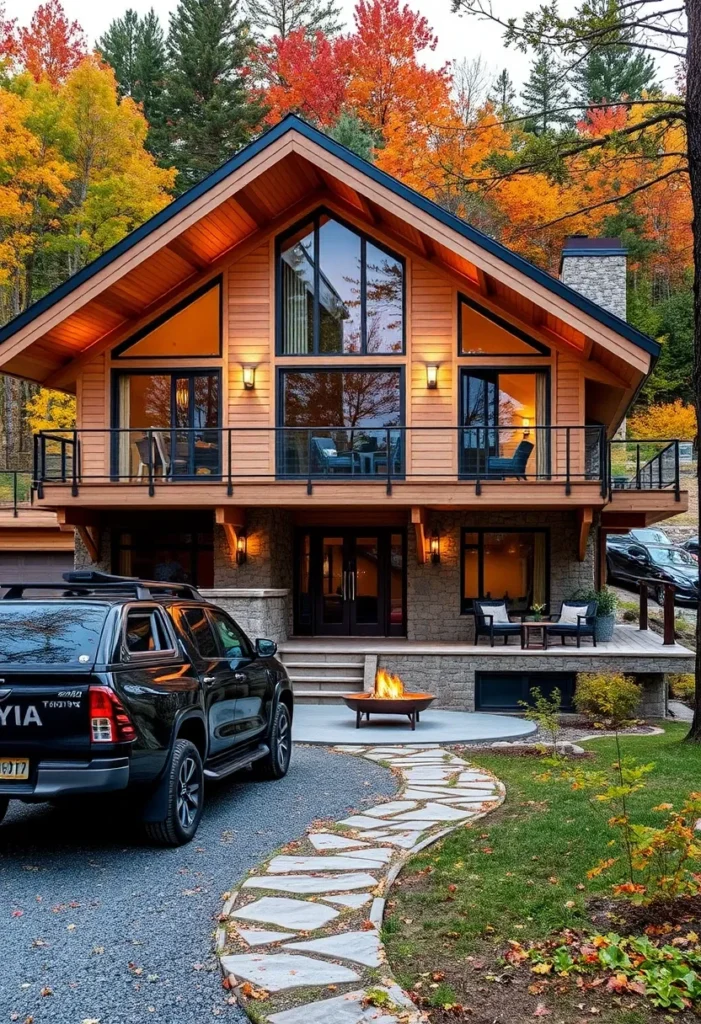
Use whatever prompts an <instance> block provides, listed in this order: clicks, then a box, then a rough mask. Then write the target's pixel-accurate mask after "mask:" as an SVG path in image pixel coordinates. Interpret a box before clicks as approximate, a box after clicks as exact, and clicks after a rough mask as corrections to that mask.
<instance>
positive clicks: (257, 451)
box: [225, 240, 275, 476]
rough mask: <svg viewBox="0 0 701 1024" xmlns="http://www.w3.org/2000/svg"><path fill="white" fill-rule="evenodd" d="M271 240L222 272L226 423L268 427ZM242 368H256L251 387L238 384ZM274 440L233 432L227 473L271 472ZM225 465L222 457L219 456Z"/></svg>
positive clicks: (264, 434)
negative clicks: (226, 363)
mask: <svg viewBox="0 0 701 1024" xmlns="http://www.w3.org/2000/svg"><path fill="white" fill-rule="evenodd" d="M272 246H273V242H272V240H270V241H269V242H266V243H265V244H263V245H261V246H260V247H259V248H257V249H256V250H255V251H254V252H252V253H250V255H249V256H248V257H247V258H246V259H245V260H241V262H239V263H236V264H234V265H233V266H232V267H230V269H229V273H228V298H229V308H228V310H227V312H226V314H225V315H226V318H227V331H228V339H229V346H228V348H229V351H228V355H229V380H228V389H227V391H228V403H229V408H228V424H229V426H231V427H257V428H269V427H272V426H273V425H274V403H275V395H274V388H275V381H274V377H273V373H272V360H271V354H272V353H271V346H272V344H273V334H272V325H273V317H274V310H273V288H272V251H271V247H272ZM243 364H253V365H254V366H255V367H256V386H255V388H253V389H252V390H247V389H246V388H244V386H243V373H242V365H243ZM274 452H275V445H274V436H273V433H272V431H270V430H269V429H260V430H250V431H246V432H245V433H240V434H235V435H234V436H233V439H232V470H233V471H234V472H235V473H236V474H241V473H250V474H252V475H255V476H259V475H265V474H268V473H273V472H274V470H275V467H274ZM225 462H226V457H225Z"/></svg>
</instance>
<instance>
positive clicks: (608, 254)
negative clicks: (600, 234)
mask: <svg viewBox="0 0 701 1024" xmlns="http://www.w3.org/2000/svg"><path fill="white" fill-rule="evenodd" d="M626 256H627V249H624V248H623V247H622V245H621V240H620V238H588V237H587V236H586V235H572V236H571V237H570V238H568V239H567V241H566V242H565V245H564V248H563V250H562V256H561V258H560V280H561V281H562V282H563V283H564V284H567V285H569V286H570V288H574V290H575V291H577V292H580V293H581V294H582V295H586V297H587V298H588V299H591V300H592V302H596V303H597V305H599V306H602V307H603V309H607V310H608V311H609V313H615V314H616V316H619V317H620V318H621V320H625V319H626V312H627V310H626Z"/></svg>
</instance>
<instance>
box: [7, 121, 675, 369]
mask: <svg viewBox="0 0 701 1024" xmlns="http://www.w3.org/2000/svg"><path fill="white" fill-rule="evenodd" d="M290 132H297V133H299V134H300V135H302V136H303V137H304V138H306V139H309V140H310V141H311V142H313V143H315V144H316V145H318V146H320V147H321V148H322V149H324V150H326V151H327V152H328V153H330V154H332V155H333V156H335V157H336V158H338V159H340V160H342V161H344V162H345V163H347V164H348V165H349V166H351V167H353V168H354V169H355V170H358V171H360V172H361V173H362V174H365V175H366V176H367V177H368V178H370V179H372V180H373V181H375V182H376V183H377V184H379V185H381V186H382V187H384V188H386V189H388V190H389V191H390V192H393V193H394V194H395V195H397V196H398V197H400V198H401V199H403V200H405V201H407V202H409V203H410V204H412V205H413V206H415V207H416V208H417V209H419V210H421V211H423V212H424V213H427V214H428V215H430V216H431V217H434V218H435V219H436V220H437V221H439V222H441V223H442V224H444V225H445V226H446V227H448V228H450V229H451V230H453V231H455V232H457V233H458V234H460V235H462V236H463V238H465V239H467V240H468V241H470V242H472V243H473V244H475V245H477V246H479V247H481V248H482V249H484V250H485V251H487V252H489V253H491V254H492V255H494V256H496V257H497V258H498V259H500V260H502V261H503V262H504V263H506V264H508V265H510V266H511V267H513V268H515V269H516V270H517V271H519V272H521V273H522V274H524V275H525V276H526V277H528V278H530V279H531V280H532V281H534V282H535V283H537V284H538V285H541V286H543V287H545V288H546V289H548V290H549V291H551V292H552V293H553V294H555V295H556V296H558V297H560V298H562V299H564V300H565V301H567V302H569V303H570V304H571V305H573V306H575V307H576V308H577V309H579V310H581V311H582V312H583V313H585V314H587V315H588V316H590V317H592V318H593V319H594V320H597V321H598V322H599V323H601V324H603V325H604V326H605V327H608V328H609V329H611V330H613V331H615V332H616V333H618V334H619V335H621V336H622V337H623V338H626V339H627V340H628V341H630V342H632V343H633V344H634V345H636V346H637V347H638V348H640V349H642V350H643V351H645V352H646V353H648V354H649V355H651V356H652V357H653V359H656V358H657V356H658V355H659V353H660V345H659V343H658V342H657V341H655V340H654V339H653V338H650V337H649V336H648V335H646V334H644V333H643V332H642V331H638V330H637V329H636V328H635V327H633V326H632V325H631V324H629V323H627V322H626V321H625V320H622V319H620V317H617V316H615V315H614V314H613V313H610V312H609V311H608V310H606V309H603V308H602V307H601V306H599V305H597V304H596V303H595V302H592V301H591V299H588V298H586V297H585V296H584V295H581V294H580V293H579V292H577V291H575V290H574V289H573V288H570V287H569V286H568V285H566V284H563V282H562V281H559V280H558V279H557V278H554V277H552V276H551V275H550V274H548V273H547V272H546V271H544V270H541V269H540V268H539V267H537V266H535V265H534V264H533V263H530V262H529V261H528V260H526V259H524V258H523V257H522V256H519V255H518V254H517V253H515V252H513V251H512V250H511V249H508V248H507V247H506V246H505V245H502V243H501V242H497V241H495V240H494V239H493V238H490V237H489V236H488V235H486V234H484V232H482V231H479V230H478V229H477V228H474V227H472V226H471V225H470V224H467V223H466V222H465V221H463V220H461V219H460V218H459V217H456V216H455V215H454V214H452V213H449V212H448V211H447V210H444V209H443V208H442V207H441V206H438V204H437V203H434V202H433V201H432V200H431V199H427V198H426V196H423V195H421V194H420V193H419V192H416V191H415V190H414V189H412V188H409V187H408V186H407V185H404V184H402V183H401V182H400V181H398V180H397V179H396V178H394V177H392V176H391V175H390V174H387V173H386V172H385V171H382V170H380V169H379V168H377V167H375V166H374V165H373V164H371V163H368V161H366V160H363V159H362V157H359V156H358V155H357V154H355V153H353V152H352V151H351V150H349V149H347V148H346V147H345V146H342V145H341V144H340V143H338V142H336V141H335V140H334V139H331V138H330V137H329V136H328V135H325V134H324V133H323V132H321V131H319V130H318V129H317V128H313V127H312V126H311V125H310V124H307V122H306V121H303V120H302V119H301V118H299V117H297V116H296V115H294V114H288V116H287V117H285V118H284V119H283V120H282V121H280V122H279V123H278V124H276V125H275V126H274V127H272V128H270V129H268V131H266V132H265V133H264V134H262V135H260V136H259V137H258V138H257V139H256V140H255V141H253V142H251V143H249V145H248V146H246V147H244V149H242V150H240V151H239V152H238V153H237V154H236V155H235V156H233V157H231V159H230V160H227V161H226V163H224V164H222V165H221V167H218V168H217V169H216V170H215V171H213V172H212V173H211V174H209V175H208V176H207V177H206V178H204V179H203V180H202V181H200V182H199V183H198V184H197V185H194V186H193V187H192V188H190V189H188V191H187V192H184V193H183V194H182V195H181V196H178V197H177V199H174V200H173V202H172V203H169V204H168V206H166V207H164V208H163V209H162V210H161V211H160V212H159V213H157V214H155V215H154V216H153V217H151V218H150V219H149V220H147V221H145V223H144V224H142V225H141V226H140V227H138V228H136V229H135V230H134V231H132V232H131V233H130V234H128V235H126V236H125V237H124V238H123V239H122V240H121V241H120V242H117V244H116V245H113V246H112V247H111V248H110V249H108V250H107V252H105V253H103V254H102V255H101V256H98V257H97V259H95V260H93V261H92V262H91V263H88V264H87V266H85V267H83V268H82V270H80V271H78V273H76V274H74V275H73V276H72V277H70V278H68V280H66V281H64V282H63V284H60V285H58V287H56V288H54V289H53V290H52V291H50V292H49V293H48V294H47V295H45V296H43V297H42V298H41V299H38V300H37V301H36V302H34V303H33V304H32V305H31V306H29V307H28V308H27V309H26V310H25V311H24V312H23V313H20V314H19V315H18V316H16V317H15V318H14V319H13V320H10V321H9V322H8V323H7V324H5V326H4V327H1V328H0V344H2V343H3V342H5V341H7V340H8V339H9V338H11V337H12V336H13V335H14V334H15V333H16V332H17V331H18V330H20V329H22V328H24V327H26V326H27V325H28V324H30V323H31V322H32V321H33V320H34V319H36V318H37V317H38V316H40V315H41V314H42V313H44V312H46V311H47V310H49V309H50V308H51V307H52V306H53V305H54V304H55V303H56V302H58V301H59V300H61V299H63V298H65V297H66V296H68V295H70V294H71V292H73V291H75V290H76V289H78V288H80V287H81V286H82V285H83V284H85V283H86V282H87V281H89V280H90V279H91V278H92V277H94V276H95V275H96V274H98V273H99V272H101V271H102V270H104V269H105V268H106V267H108V266H109V265H110V263H112V262H114V261H115V260H116V259H118V258H119V257H121V256H122V255H124V254H125V253H127V252H128V251H129V250H130V249H132V248H134V247H135V246H137V245H138V244H139V243H140V242H142V241H143V240H144V239H146V238H148V236H149V235H150V234H151V233H152V232H153V231H155V230H156V229H158V228H160V227H162V226H163V225H164V224H167V222H168V221H169V220H171V219H172V218H173V217H175V216H176V215H178V214H180V213H181V212H182V211H184V210H186V209H187V207H188V206H190V205H191V204H192V203H193V202H195V201H196V200H198V199H200V198H201V197H202V196H204V195H205V194H206V193H207V192H209V191H210V190H211V189H212V188H214V187H215V186H216V185H218V184H219V183H220V182H222V181H223V180H224V179H225V178H227V177H228V176H229V175H231V174H232V173H234V172H235V171H238V170H239V169H240V168H242V167H244V166H245V164H246V163H247V162H248V161H250V160H251V159H252V158H253V157H256V156H258V155H259V154H261V153H263V152H264V151H265V150H266V149H267V148H268V147H269V146H271V145H272V144H274V143H276V142H277V141H279V140H280V139H281V138H283V137H284V136H285V135H286V134H288V133H290Z"/></svg>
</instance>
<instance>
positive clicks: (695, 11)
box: [686, 0, 701, 743]
mask: <svg viewBox="0 0 701 1024" xmlns="http://www.w3.org/2000/svg"><path fill="white" fill-rule="evenodd" d="M686 8H687V16H688V21H689V45H688V50H687V78H686V81H687V86H686V118H687V122H686V131H687V145H688V152H689V173H690V175H691V201H692V205H693V210H694V225H693V233H694V397H695V404H696V417H697V423H701V0H686ZM696 487H697V490H698V492H699V497H700V498H701V477H699V476H698V470H697V481H696ZM699 612H700V614H699V615H697V617H696V700H695V709H694V721H693V723H692V726H691V731H690V733H689V736H688V738H689V739H690V740H694V741H695V742H696V743H701V609H700V610H699Z"/></svg>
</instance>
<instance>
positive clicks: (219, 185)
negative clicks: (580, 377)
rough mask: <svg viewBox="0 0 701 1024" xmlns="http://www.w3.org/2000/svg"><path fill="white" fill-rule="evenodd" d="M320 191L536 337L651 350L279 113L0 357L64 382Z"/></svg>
mask: <svg viewBox="0 0 701 1024" xmlns="http://www.w3.org/2000/svg"><path fill="white" fill-rule="evenodd" d="M329 196H331V197H332V198H334V199H335V200H337V201H338V202H340V203H345V204H347V205H348V206H349V208H351V209H353V210H355V211H356V212H360V213H362V214H364V215H365V216H367V218H368V220H369V223H371V224H372V223H380V222H382V224H383V226H384V227H386V228H387V230H389V231H392V230H393V231H394V232H395V234H396V235H397V236H398V237H400V238H401V239H402V240H403V241H404V242H405V244H406V245H407V246H408V247H410V248H415V249H416V251H417V253H418V255H419V256H422V257H424V258H426V259H429V260H431V261H432V262H434V263H435V264H436V265H439V266H440V265H443V266H444V267H445V268H446V269H447V270H449V271H450V272H452V273H453V274H454V275H462V276H463V277H464V278H465V282H466V285H470V284H472V285H474V286H476V287H477V288H478V289H479V292H481V293H482V296H483V298H484V300H485V302H486V303H489V302H492V303H493V304H495V305H496V306H497V307H499V306H501V305H503V306H504V308H505V311H506V312H507V313H509V312H510V313H512V314H513V315H514V316H516V317H521V318H522V320H523V322H525V323H528V321H529V318H530V319H532V322H533V324H534V325H537V326H538V327H540V329H541V331H543V332H545V334H546V336H547V333H548V332H551V333H552V334H553V336H557V337H560V338H561V339H563V340H564V341H565V342H568V343H570V344H572V345H574V346H575V347H578V348H580V349H581V350H584V349H585V348H586V347H587V345H588V346H589V348H590V349H591V347H592V346H600V347H601V348H602V349H603V350H604V352H605V350H606V349H607V348H608V349H611V348H612V347H613V350H614V353H615V354H614V356H613V358H614V360H616V359H619V358H622V359H623V361H624V363H625V362H626V361H627V356H626V351H627V352H628V353H629V354H630V353H631V352H634V351H635V350H637V351H638V352H639V353H640V355H641V356H642V355H643V353H644V357H643V358H642V359H635V357H634V356H632V357H630V361H631V363H632V365H634V366H635V367H636V370H637V371H638V372H641V373H645V372H647V371H648V370H649V368H650V364H651V360H654V359H655V358H656V357H657V355H658V354H659V345H658V343H657V342H656V341H654V340H653V339H652V338H649V337H648V336H647V335H645V334H643V333H642V332H640V331H638V330H636V329H635V328H634V327H632V326H631V325H630V324H628V323H626V322H625V321H623V320H621V319H619V318H618V317H616V316H614V315H613V314H612V313H609V312H608V311H607V310H605V309H602V308H601V307H600V306H598V305H596V303H594V302H592V301H591V300H589V299H587V298H585V297H584V296H582V295H580V294H579V293H578V292H576V291H574V290H573V289H571V288H569V287H568V286H567V285H565V284H563V283H562V282H561V281H559V280H557V279H556V278H554V277H552V276H551V275H550V274H548V273H546V272H545V271H543V270H541V269H540V268H538V267H536V266H534V265H533V264H532V263H529V262H528V261H527V260H525V259H524V258H523V257H521V256H519V255H517V254H516V253H514V252H512V251H511V250H510V249H508V248H506V246H504V245H501V244H500V243H499V242H497V241H495V240H494V239H492V238H490V237H489V236H487V235H485V234H484V233H482V232H481V231H478V230H477V229H476V228H473V227H471V226H470V225H469V224H467V223H465V222H464V221H462V220H460V218H458V217H456V216H454V215H453V214H451V213H449V212H448V211H446V210H444V209H442V208H441V207H440V206H438V205H436V204H435V203H433V202H432V201H431V200H430V199H427V198H426V197H425V196H423V195H420V194H419V193H418V192H415V191H414V190H413V189H411V188H408V187H407V186H406V185H403V184H402V183H401V182H400V181H398V180H397V179H395V178H393V177H392V176H391V175H389V174H387V173H385V172H384V171H382V170H380V169H378V168H377V167H375V166H373V165H372V164H370V163H368V162H367V161H365V160H363V159H362V158H360V157H359V156H357V155H356V154H355V153H353V152H351V151H350V150H348V149H346V148H345V147H344V146H341V145H339V143H337V142H335V141H334V140H333V139H331V138H329V137H328V136H327V135H324V134H323V133H322V132H320V131H318V130H317V129H315V128H313V127H311V126H310V125H308V124H307V123H306V122H304V121H302V120H300V119H299V118H298V117H296V116H293V115H290V116H288V117H286V118H285V119H284V120H283V121H281V122H280V123H279V124H277V125H276V126H275V127H273V128H271V129H270V130H269V131H267V132H265V134H263V135H261V136H260V137H259V138H258V139H256V140H255V141H254V142H252V143H250V145H248V146H246V147H245V148H244V149H242V150H241V151H240V152H239V153H237V154H236V155H235V156H233V157H232V158H231V159H230V160H228V161H227V162H226V163H224V164H222V166H221V167H219V168H218V169H217V170H216V171H214V172H213V173H212V174H210V175H209V176H208V177H207V178H205V179H204V180H203V181H201V182H200V183H199V184H198V185H195V186H194V187H193V188H191V189H190V190H189V191H187V192H185V193H184V194H183V195H181V196H179V197H178V198H177V199H175V200H174V201H173V202H172V203H170V204H169V205H168V206H167V207H165V208H164V209H163V210H161V211H160V212H159V213H157V214H156V215H155V216H154V217H152V218H151V219H150V220H148V221H147V222H146V223H144V224H143V225H141V227H139V228H137V229H136V230H135V231H133V232H131V234H129V235H127V236H126V237H125V238H123V239H122V240H121V241H120V242H118V243H117V244H116V245H115V246H113V247H112V248H111V249H109V250H108V251H107V252H105V253H104V254H103V255H102V256H100V257H98V258H97V259H95V260H94V261H93V262H92V263H90V264H88V265H87V266H86V267H84V268H83V269H82V270H81V271H79V272H78V273H77V274H75V275H74V276H73V277H71V278H69V279H68V280H67V281H65V282H64V283H63V284H61V285H59V286H58V287H57V288H55V289H54V290H53V291H52V292H50V293H49V294H47V295H46V296H44V297H43V298H42V299H39V300H38V301H37V302H35V303H34V304H33V305H32V306H30V307H29V308H28V309H27V310H26V311H25V312H23V313H21V314H20V315H19V316H17V317H15V319H14V320H11V321H10V322H9V323H8V324H6V325H5V326H4V327H2V328H0V368H1V369H3V370H5V371H6V372H10V373H15V374H17V375H19V376H26V377H29V378H30V379H34V380H40V381H45V382H48V383H56V384H58V385H61V384H63V383H65V381H66V380H67V377H66V374H65V372H62V368H65V367H66V365H67V364H68V363H70V362H71V361H72V360H74V359H75V358H76V357H78V356H80V355H81V354H82V353H83V352H85V351H86V350H87V349H89V348H91V347H92V346H93V345H95V344H96V343H97V342H99V341H100V340H101V339H104V338H105V337H110V338H111V337H116V336H117V335H119V334H120V333H122V334H123V333H124V331H125V329H126V330H128V329H130V328H135V329H138V327H139V326H140V324H141V323H142V322H143V321H144V319H148V317H149V316H150V315H152V313H153V312H154V311H155V310H156V309H157V308H158V306H159V305H161V304H162V303H163V302H164V301H166V300H167V299H168V298H169V297H170V296H172V295H173V294H175V293H176V292H177V291H178V290H180V291H182V289H183V288H186V287H188V286H190V285H191V284H192V283H193V282H195V283H196V282H199V281H201V280H202V279H203V277H206V276H207V274H208V273H209V272H210V271H211V272H214V271H215V270H216V269H217V268H218V267H219V266H220V265H221V263H222V260H223V259H225V258H226V256H227V254H233V253H235V251H236V249H237V247H240V246H241V245H242V244H244V243H245V242H246V241H247V240H250V239H252V238H254V237H255V236H256V234H261V233H262V232H264V231H270V230H271V229H274V228H275V227H276V225H277V224H278V223H282V222H283V220H284V219H285V217H287V219H288V220H289V216H290V215H291V214H292V213H294V212H295V211H297V210H299V211H300V213H301V212H303V210H304V207H305V203H306V205H307V206H308V205H309V203H310V201H316V200H318V201H322V200H323V199H324V198H328V197H329ZM485 280H486V281H487V284H486V285H485ZM536 307H537V308H538V309H539V313H538V315H536V316H532V317H531V316H530V314H531V312H532V308H536ZM617 340H622V341H623V344H624V348H623V353H622V354H621V351H620V350H619V351H616V341H617ZM626 343H627V344H626ZM631 346H632V348H631ZM614 369H615V367H614Z"/></svg>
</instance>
